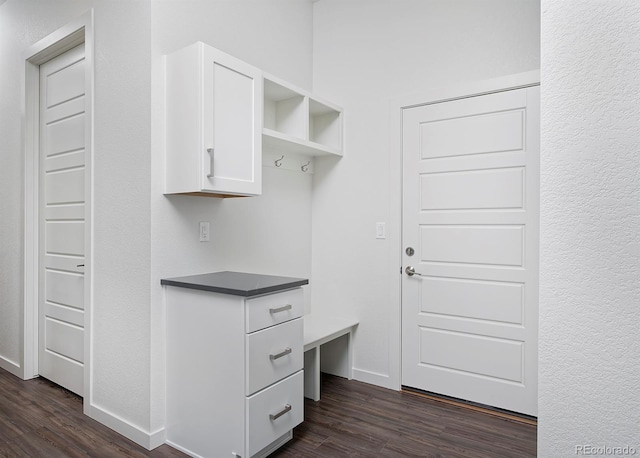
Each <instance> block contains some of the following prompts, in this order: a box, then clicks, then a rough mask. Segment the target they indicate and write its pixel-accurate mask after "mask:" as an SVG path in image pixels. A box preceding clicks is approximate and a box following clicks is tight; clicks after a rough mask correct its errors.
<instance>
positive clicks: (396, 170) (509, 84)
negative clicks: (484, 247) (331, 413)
mask: <svg viewBox="0 0 640 458" xmlns="http://www.w3.org/2000/svg"><path fill="white" fill-rule="evenodd" d="M538 84H540V71H531V72H524V73H517V74H513V75H508V76H504V77H499V78H493V79H488V80H482V81H473V82H467V83H462V84H458V85H452V86H446V87H440V88H434V89H432V90H429V91H426V92H424V93H418V94H413V95H408V96H404V97H402V98H398V99H395V100H393V101H392V102H391V104H390V108H391V110H390V124H391V144H390V150H389V156H390V161H389V165H390V167H389V183H390V187H389V189H390V193H391V195H390V199H389V201H390V208H389V218H390V224H389V260H390V263H391V264H390V266H389V272H391V275H390V276H389V297H390V298H392V299H394V300H392V301H390V302H391V303H393V304H396V309H395V310H394V313H391V314H390V315H389V317H390V320H389V345H390V348H389V355H390V357H391V358H392V360H391V361H389V374H388V377H386V378H385V379H382V378H381V379H380V380H377V381H376V382H377V383H378V384H380V385H381V386H385V387H387V388H391V389H394V390H400V389H401V387H402V379H401V373H402V371H401V369H402V366H401V365H402V354H401V351H402V350H401V349H402V333H401V324H402V323H401V313H402V273H401V268H402V267H403V266H402V250H403V247H402V185H403V184H402V154H401V153H402V114H403V111H404V110H405V109H407V108H412V107H417V106H421V105H429V104H434V103H441V102H447V101H451V100H457V99H464V98H468V97H475V96H479V95H486V94H492V93H495V92H502V91H507V90H512V89H520V88H525V87H530V86H536V85H538Z"/></svg>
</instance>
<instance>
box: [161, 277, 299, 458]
mask: <svg viewBox="0 0 640 458" xmlns="http://www.w3.org/2000/svg"><path fill="white" fill-rule="evenodd" d="M165 298H166V306H167V315H166V318H167V328H166V329H167V335H166V337H167V341H166V348H167V424H166V431H167V443H168V444H170V445H172V446H173V447H176V448H178V449H180V450H182V451H184V452H185V453H188V454H189V455H191V456H200V457H215V458H219V457H243V458H244V457H253V456H266V455H267V454H269V453H271V452H272V451H274V450H275V449H276V448H277V447H279V446H280V445H282V444H283V443H284V442H286V441H287V440H289V439H290V438H291V437H292V430H293V428H294V427H295V426H296V425H298V424H300V423H301V422H302V421H303V418H304V411H303V406H304V401H303V396H304V395H303V390H304V375H303V370H302V367H303V362H304V356H303V323H302V314H303V309H304V304H303V292H302V289H301V288H295V289H290V290H286V291H280V292H275V293H272V294H266V295H261V296H256V297H241V296H236V295H231V294H220V293H214V292H210V291H201V290H197V289H189V288H185V287H175V286H165Z"/></svg>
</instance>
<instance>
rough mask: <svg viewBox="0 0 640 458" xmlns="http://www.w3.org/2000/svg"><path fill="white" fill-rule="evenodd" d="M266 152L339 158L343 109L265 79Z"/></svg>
mask: <svg viewBox="0 0 640 458" xmlns="http://www.w3.org/2000/svg"><path fill="white" fill-rule="evenodd" d="M262 140H263V148H264V149H265V150H268V151H271V152H275V153H279V154H286V153H297V154H304V155H310V156H326V155H335V156H342V109H341V108H339V107H337V106H335V105H333V104H331V103H329V102H326V101H321V100H319V99H318V98H316V97H315V96H313V95H311V94H309V93H308V92H306V91H304V90H302V89H298V88H295V87H294V86H292V85H290V84H288V83H286V82H284V81H282V80H279V79H277V78H275V77H272V76H268V75H265V77H264V128H263V130H262Z"/></svg>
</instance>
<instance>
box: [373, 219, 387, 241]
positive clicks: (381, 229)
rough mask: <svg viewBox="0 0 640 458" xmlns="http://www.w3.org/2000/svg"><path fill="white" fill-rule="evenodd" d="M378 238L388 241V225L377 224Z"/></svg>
mask: <svg viewBox="0 0 640 458" xmlns="http://www.w3.org/2000/svg"><path fill="white" fill-rule="evenodd" d="M376 238H377V239H386V238H387V225H386V223H376Z"/></svg>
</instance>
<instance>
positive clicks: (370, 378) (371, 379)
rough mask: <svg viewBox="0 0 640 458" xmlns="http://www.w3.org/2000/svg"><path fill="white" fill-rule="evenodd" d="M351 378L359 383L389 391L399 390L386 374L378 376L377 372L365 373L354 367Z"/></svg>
mask: <svg viewBox="0 0 640 458" xmlns="http://www.w3.org/2000/svg"><path fill="white" fill-rule="evenodd" d="M353 378H354V380H358V381H359V382H364V383H369V384H371V385H377V386H381V387H382V388H389V389H390V390H396V391H398V390H399V389H400V387H399V386H397V384H396V383H394V380H392V379H391V377H390V376H389V375H388V374H379V373H377V372H371V371H365V370H362V369H357V368H355V367H354V368H353Z"/></svg>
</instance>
